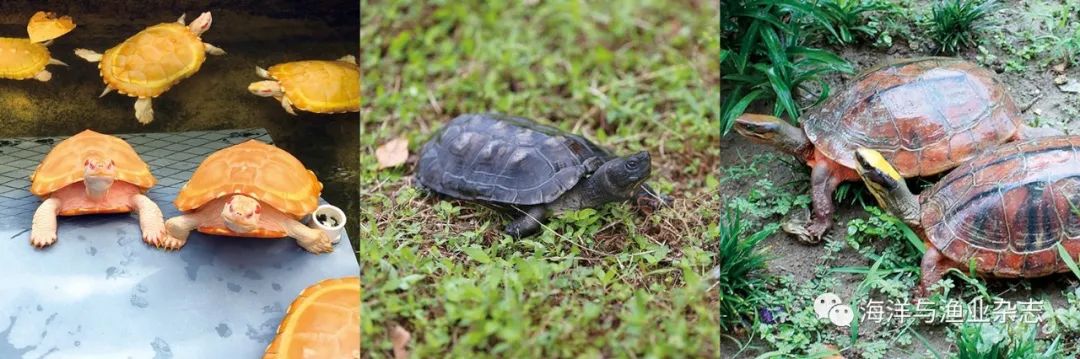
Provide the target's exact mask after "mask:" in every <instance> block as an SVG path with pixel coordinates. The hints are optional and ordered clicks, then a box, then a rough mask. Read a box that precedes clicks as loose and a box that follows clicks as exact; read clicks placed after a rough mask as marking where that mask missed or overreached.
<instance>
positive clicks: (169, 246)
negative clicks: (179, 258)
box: [144, 233, 187, 250]
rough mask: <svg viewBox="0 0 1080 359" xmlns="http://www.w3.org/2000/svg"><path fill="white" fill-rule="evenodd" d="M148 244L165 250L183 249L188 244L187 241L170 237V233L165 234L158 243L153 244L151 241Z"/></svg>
mask: <svg viewBox="0 0 1080 359" xmlns="http://www.w3.org/2000/svg"><path fill="white" fill-rule="evenodd" d="M144 240H145V238H144ZM146 243H150V244H153V245H154V246H155V247H158V248H161V249H165V250H177V249H180V248H183V247H184V245H185V244H187V239H180V238H176V237H173V236H170V235H169V234H168V233H165V234H164V235H162V236H161V237H160V238H158V241H157V243H151V242H149V241H147V242H146Z"/></svg>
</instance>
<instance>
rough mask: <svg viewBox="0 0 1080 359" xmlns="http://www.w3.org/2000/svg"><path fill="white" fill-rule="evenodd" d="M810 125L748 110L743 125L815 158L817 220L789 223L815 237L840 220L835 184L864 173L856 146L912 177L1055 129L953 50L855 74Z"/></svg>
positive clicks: (811, 114)
mask: <svg viewBox="0 0 1080 359" xmlns="http://www.w3.org/2000/svg"><path fill="white" fill-rule="evenodd" d="M801 122H802V128H798V127H795V126H792V125H790V124H788V123H786V122H784V121H782V120H780V119H778V118H776V117H773V116H766V115H754V114H746V115H743V116H741V117H739V118H738V119H736V123H735V130H736V131H737V132H739V134H741V135H743V136H746V137H748V138H750V139H751V140H755V141H757V142H764V143H768V144H771V145H773V146H776V147H778V148H779V149H780V150H783V151H785V152H787V153H790V154H793V155H795V156H796V157H798V158H799V159H801V160H803V161H805V162H806V164H807V165H808V166H810V168H811V174H810V181H811V194H812V196H811V197H812V201H813V211H812V213H811V219H810V223H809V226H805V225H804V224H803V223H799V222H789V223H785V225H784V230H785V231H787V232H789V233H792V234H795V235H796V236H797V237H798V238H799V239H800V240H802V241H804V242H808V243H815V242H818V241H820V240H821V236H822V235H823V234H824V233H825V231H826V230H828V228H829V227H830V226H831V225H832V214H833V211H834V208H833V199H832V196H833V192H834V191H835V190H836V186H837V185H839V184H840V183H841V182H844V181H858V180H859V176H858V174H857V173H856V172H855V170H854V168H855V155H854V154H855V149H857V148H861V147H865V148H870V149H874V150H877V151H878V152H880V153H881V154H882V155H883V156H885V159H887V160H889V162H890V163H892V164H893V165H895V166H896V170H897V172H899V174H900V175H901V176H902V177H904V178H910V177H919V176H929V175H934V174H938V173H942V172H944V171H946V170H949V169H952V168H953V167H956V166H957V165H959V164H960V163H962V162H964V161H967V160H969V159H971V158H972V157H974V156H975V154H976V153H979V152H980V151H982V150H983V149H985V148H988V147H991V146H994V145H997V144H1001V143H1004V142H1007V141H1011V140H1016V139H1019V138H1022V137H1037V136H1038V135H1047V134H1052V131H1049V130H1044V129H1038V130H1035V129H1029V128H1026V127H1025V126H1024V125H1023V122H1022V118H1021V116H1020V111H1019V110H1017V108H1016V104H1015V103H1013V100H1012V98H1011V97H1009V95H1008V93H1006V88H1005V85H1004V84H1003V83H1002V82H1001V81H1000V80H998V79H997V78H996V77H995V76H994V74H993V73H992V72H990V71H987V70H985V69H982V68H980V67H978V65H976V64H973V63H970V62H966V61H962V60H958V59H952V58H941V57H930V58H917V59H909V60H902V61H897V62H892V63H887V64H884V65H881V66H878V67H875V68H872V69H870V70H867V71H866V72H863V73H862V74H860V75H858V76H856V78H855V79H854V81H853V82H852V84H851V85H850V86H849V87H848V88H847V89H846V90H845V91H841V92H839V93H837V94H836V95H834V96H832V97H830V98H829V99H828V100H827V101H825V103H824V104H823V105H821V106H820V107H817V108H815V109H813V110H811V111H808V112H807V113H806V114H805V115H804V116H802V118H801Z"/></svg>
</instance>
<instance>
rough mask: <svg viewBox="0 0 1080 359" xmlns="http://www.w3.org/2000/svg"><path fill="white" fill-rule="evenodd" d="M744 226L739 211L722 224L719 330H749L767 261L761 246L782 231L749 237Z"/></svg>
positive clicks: (772, 229) (771, 229) (768, 228)
mask: <svg viewBox="0 0 1080 359" xmlns="http://www.w3.org/2000/svg"><path fill="white" fill-rule="evenodd" d="M744 226H745V223H744V222H743V220H742V218H741V215H740V214H739V212H737V211H728V213H727V215H726V216H725V218H724V219H722V220H721V222H720V252H719V253H720V271H719V280H720V328H721V329H722V330H724V331H730V330H732V329H734V328H735V327H738V326H743V327H748V326H749V325H747V323H750V322H749V321H748V318H754V316H755V315H756V311H757V309H758V305H760V304H761V303H760V300H759V299H760V298H761V297H762V296H763V295H764V294H763V293H762V291H763V290H765V282H766V280H767V277H766V275H765V270H766V262H767V261H768V255H767V254H765V252H764V249H763V248H760V247H759V245H760V244H761V241H763V240H765V239H766V238H768V237H769V236H770V235H772V234H773V233H775V232H776V230H777V228H779V225H777V224H775V223H773V224H771V225H768V226H766V228H764V229H762V230H760V231H757V232H754V233H752V234H747V233H746V228H745V227H744Z"/></svg>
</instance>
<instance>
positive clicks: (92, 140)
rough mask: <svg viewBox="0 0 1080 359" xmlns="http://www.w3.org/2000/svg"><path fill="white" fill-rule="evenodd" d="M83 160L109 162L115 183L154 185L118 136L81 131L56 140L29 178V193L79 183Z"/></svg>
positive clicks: (43, 193)
mask: <svg viewBox="0 0 1080 359" xmlns="http://www.w3.org/2000/svg"><path fill="white" fill-rule="evenodd" d="M87 159H99V160H105V159H109V160H112V161H113V163H114V165H115V166H116V180H118V181H123V182H127V183H131V184H133V185H136V186H139V187H140V188H142V189H144V190H145V189H148V188H150V187H153V186H154V183H155V181H156V180H155V179H154V176H153V175H152V174H150V167H149V166H148V165H147V164H146V162H143V160H142V158H140V157H139V154H138V153H136V152H135V149H134V148H132V147H131V145H130V144H128V143H127V142H124V140H121V139H120V138H118V137H115V136H110V135H105V134H101V133H97V132H94V131H91V130H85V131H83V132H80V133H78V134H76V135H74V136H71V137H68V138H67V139H65V140H63V141H60V143H58V144H57V145H56V146H55V147H53V149H52V150H50V151H49V154H48V155H46V156H45V159H43V160H42V161H41V163H40V164H38V167H37V169H35V170H34V173H33V174H31V175H30V181H31V185H30V192H31V193H33V194H34V195H37V196H39V197H47V196H48V195H49V194H51V193H53V192H55V191H56V190H59V189H61V188H63V187H65V186H67V185H70V184H72V183H75V182H79V181H82V180H83V174H84V171H85V167H84V166H85V161H86V160H87Z"/></svg>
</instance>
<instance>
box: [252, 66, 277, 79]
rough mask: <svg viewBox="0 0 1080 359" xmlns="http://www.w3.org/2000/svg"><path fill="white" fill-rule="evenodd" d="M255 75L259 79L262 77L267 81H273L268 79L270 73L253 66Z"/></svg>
mask: <svg viewBox="0 0 1080 359" xmlns="http://www.w3.org/2000/svg"><path fill="white" fill-rule="evenodd" d="M255 74H256V75H259V77H262V78H264V79H267V80H272V79H273V78H272V77H270V73H269V72H267V71H266V69H264V68H261V67H258V66H255Z"/></svg>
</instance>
